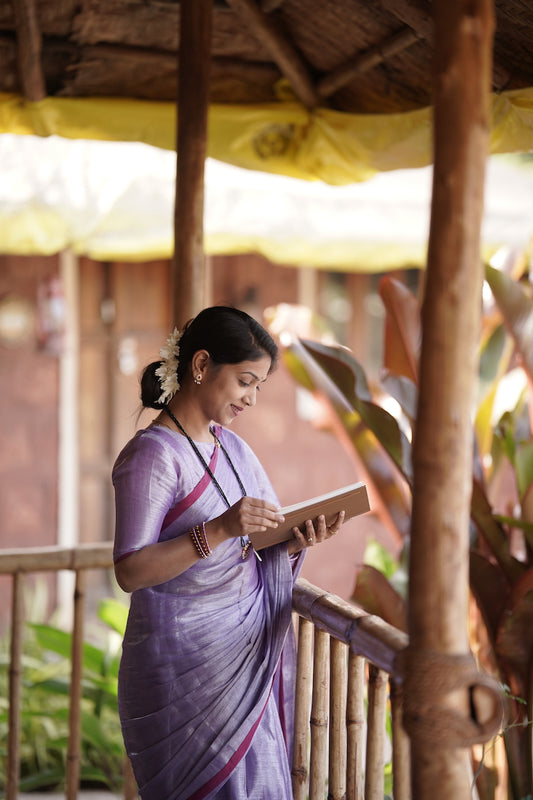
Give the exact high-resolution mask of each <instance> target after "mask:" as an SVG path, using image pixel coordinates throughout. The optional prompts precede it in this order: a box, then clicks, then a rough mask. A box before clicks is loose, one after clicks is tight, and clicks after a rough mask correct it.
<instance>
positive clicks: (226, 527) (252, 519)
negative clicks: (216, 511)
mask: <svg viewBox="0 0 533 800" xmlns="http://www.w3.org/2000/svg"><path fill="white" fill-rule="evenodd" d="M284 519H285V517H284V516H283V515H282V514H281V513H280V509H279V507H278V506H276V505H274V504H273V503H269V502H268V500H260V499H259V498H257V497H243V498H242V499H241V500H239V501H238V502H237V503H235V505H233V506H231V508H228V510H227V511H225V512H224V513H223V514H221V515H220V516H219V517H216V519H213V520H211V521H210V522H208V523H206V527H207V529H208V530H209V529H214V530H219V531H221V532H223V533H224V534H225V537H226V538H227V539H231V538H234V537H238V536H249V535H250V534H251V533H256V532H257V531H266V530H267V528H277V527H278V524H279V523H280V522H283V521H284Z"/></svg>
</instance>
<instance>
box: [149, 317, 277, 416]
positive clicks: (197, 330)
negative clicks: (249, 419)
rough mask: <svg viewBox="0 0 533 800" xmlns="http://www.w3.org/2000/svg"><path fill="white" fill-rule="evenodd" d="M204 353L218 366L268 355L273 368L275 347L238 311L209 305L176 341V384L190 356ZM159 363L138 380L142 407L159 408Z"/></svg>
mask: <svg viewBox="0 0 533 800" xmlns="http://www.w3.org/2000/svg"><path fill="white" fill-rule="evenodd" d="M198 350H207V352H208V353H209V356H210V359H211V361H212V362H213V363H214V364H216V365H218V366H221V365H222V364H239V363H240V362H241V361H258V360H259V359H260V358H263V356H265V355H266V356H270V359H271V362H272V364H271V367H270V369H269V372H271V371H272V369H274V367H275V365H276V361H277V357H278V348H277V345H276V343H275V342H274V340H273V339H272V337H271V336H270V334H269V333H268V332H267V331H266V330H265V329H264V328H263V327H262V325H260V324H259V323H258V322H257V321H256V320H255V319H253V317H250V315H249V314H246V312H245V311H241V310H240V309H238V308H230V307H229V306H212V307H211V308H204V310H203V311H200V313H199V314H198V315H197V316H196V317H194V319H191V320H189V322H187V324H186V325H185V327H184V328H183V332H182V334H181V338H180V340H179V359H178V368H177V375H178V382H179V383H180V384H181V382H182V380H183V378H184V376H185V374H186V370H187V367H188V366H189V364H190V363H191V360H192V357H193V355H194V354H195V353H196V352H197V351H198ZM160 365H161V361H154V362H152V363H151V364H149V365H148V366H147V367H146V369H145V370H144V372H143V374H142V377H141V402H142V405H143V407H144V408H162V407H163V403H160V402H159V397H160V396H161V384H160V382H159V378H158V376H157V375H156V374H155V371H156V369H158V367H160Z"/></svg>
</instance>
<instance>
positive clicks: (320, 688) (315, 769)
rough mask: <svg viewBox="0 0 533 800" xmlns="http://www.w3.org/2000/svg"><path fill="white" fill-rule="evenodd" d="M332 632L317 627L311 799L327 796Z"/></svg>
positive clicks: (322, 798) (320, 799)
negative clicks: (330, 633)
mask: <svg viewBox="0 0 533 800" xmlns="http://www.w3.org/2000/svg"><path fill="white" fill-rule="evenodd" d="M328 698H329V634H328V633H326V632H325V631H322V630H320V629H318V628H316V629H315V648H314V661H313V700H312V704H311V763H310V769H309V772H310V780H309V800H324V788H325V786H326V778H327V759H328V709H329V703H328Z"/></svg>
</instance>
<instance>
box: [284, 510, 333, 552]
mask: <svg viewBox="0 0 533 800" xmlns="http://www.w3.org/2000/svg"><path fill="white" fill-rule="evenodd" d="M344 517H345V513H344V511H340V512H339V513H338V514H337V516H336V517H335V520H334V521H333V522H332V523H331V525H327V524H326V518H325V517H324V515H323V514H321V515H320V516H319V517H317V519H316V522H315V523H313V520H311V519H308V520H307V521H306V523H305V525H304V529H303V531H300V530H299V529H298V528H293V529H292V530H293V535H294V538H295V539H296V541H297V542H298V544H299V545H300V548H301V549H302V550H303V549H304V548H305V547H312V546H313V545H315V544H320V542H325V541H326V540H327V539H331V537H332V536H335V534H336V533H338V531H339V529H340V527H341V525H342V523H343V522H344Z"/></svg>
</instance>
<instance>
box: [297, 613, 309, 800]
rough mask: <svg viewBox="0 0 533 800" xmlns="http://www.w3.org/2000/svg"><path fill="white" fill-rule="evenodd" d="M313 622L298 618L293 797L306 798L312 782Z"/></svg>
mask: <svg viewBox="0 0 533 800" xmlns="http://www.w3.org/2000/svg"><path fill="white" fill-rule="evenodd" d="M313 630H314V625H313V623H312V622H309V620H307V619H303V618H302V617H300V618H299V620H298V662H297V666H296V698H295V708H294V736H293V756H292V772H291V774H292V793H293V800H306V797H307V784H308V781H309V770H308V767H307V765H308V760H309V758H308V752H307V751H308V747H309V717H310V714H311V689H312V680H313Z"/></svg>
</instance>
